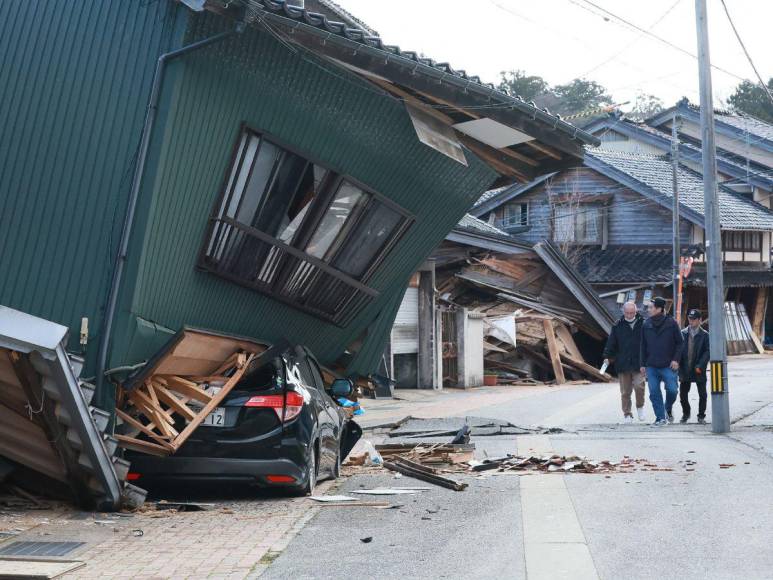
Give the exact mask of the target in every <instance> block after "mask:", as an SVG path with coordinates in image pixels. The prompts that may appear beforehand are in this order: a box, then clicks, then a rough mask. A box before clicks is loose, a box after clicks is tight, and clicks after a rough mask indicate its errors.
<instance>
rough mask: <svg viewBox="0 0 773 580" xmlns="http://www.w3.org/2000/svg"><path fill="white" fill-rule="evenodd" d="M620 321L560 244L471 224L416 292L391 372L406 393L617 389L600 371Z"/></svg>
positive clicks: (396, 336)
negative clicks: (486, 385)
mask: <svg viewBox="0 0 773 580" xmlns="http://www.w3.org/2000/svg"><path fill="white" fill-rule="evenodd" d="M423 281H424V283H422V282H423ZM428 289H429V291H428ZM430 293H431V294H430ZM422 306H424V307H423V308H422ZM430 307H431V308H430ZM427 319H429V322H427ZM612 323H613V319H612V317H611V315H610V314H609V313H608V311H607V310H606V309H605V308H604V307H603V305H602V304H601V303H600V301H599V300H598V298H597V297H596V295H595V293H594V292H593V290H592V289H591V288H590V287H589V286H588V285H587V284H586V283H585V282H584V281H583V280H582V278H580V276H579V275H578V274H577V273H576V272H575V271H574V269H573V268H572V267H571V265H570V264H569V263H568V262H567V261H566V260H565V259H564V257H563V255H562V254H561V253H560V252H559V251H558V249H557V248H555V247H554V246H553V245H552V244H551V243H550V242H543V243H541V244H537V245H534V246H532V245H530V244H524V243H520V242H517V241H516V240H514V239H513V238H512V237H510V236H508V235H507V234H504V232H501V231H500V230H497V229H496V228H494V227H493V226H490V225H489V224H486V223H484V222H481V221H480V220H476V219H475V218H472V217H471V216H467V217H466V218H465V219H464V220H463V221H462V222H461V223H460V225H459V226H458V227H457V228H456V229H454V231H453V232H451V234H449V236H447V237H446V240H445V241H444V242H443V243H442V244H441V245H440V247H438V248H437V249H436V250H435V252H434V253H433V254H432V258H431V260H430V262H428V264H426V265H425V267H424V268H423V269H422V270H420V271H419V272H418V273H417V274H416V276H415V277H414V279H413V281H412V284H411V285H410V286H409V288H408V289H407V290H406V294H405V296H404V299H403V304H402V306H401V309H400V311H399V313H398V317H397V319H396V323H395V326H394V328H393V331H392V340H391V342H390V348H389V352H388V354H389V360H390V361H391V365H389V367H390V370H391V371H392V372H393V373H394V376H395V380H396V381H397V385H398V387H415V386H420V387H430V386H432V387H435V388H440V387H442V386H444V385H445V386H465V387H467V386H476V385H480V384H483V381H484V375H495V376H496V381H497V382H498V383H500V384H501V383H511V384H535V383H539V382H554V383H565V382H569V381H573V380H592V381H608V380H610V377H609V375H606V374H602V373H601V372H599V371H598V370H597V368H596V367H595V366H594V365H597V364H599V363H600V358H601V349H602V345H603V341H604V340H606V337H607V335H608V332H609V330H610V328H611V325H612ZM422 330H423V332H422ZM427 344H429V346H428V347H427V346H426V345H427ZM412 348H413V349H414V353H412V352H411V349H412ZM428 363H429V365H430V366H431V369H432V370H431V374H429V375H427V374H424V375H423V376H422V373H423V372H425V371H424V368H423V367H424V366H426V365H427V364H428Z"/></svg>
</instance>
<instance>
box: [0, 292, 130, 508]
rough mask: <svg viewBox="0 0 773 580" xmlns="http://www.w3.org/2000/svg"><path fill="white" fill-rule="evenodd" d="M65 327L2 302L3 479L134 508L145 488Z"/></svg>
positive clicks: (98, 504) (89, 502)
mask: <svg viewBox="0 0 773 580" xmlns="http://www.w3.org/2000/svg"><path fill="white" fill-rule="evenodd" d="M67 330H68V329H67V327H65V326H61V325H59V324H55V323H53V322H49V321H47V320H43V319H41V318H37V317H35V316H31V315H29V314H25V313H23V312H19V311H17V310H13V309H11V308H6V307H4V306H0V479H5V480H8V481H11V482H13V483H15V484H17V485H20V486H22V487H24V488H27V489H29V490H31V491H33V492H35V491H45V492H46V494H47V495H55V496H59V497H62V498H63V499H71V500H73V501H75V502H76V503H77V504H78V505H80V506H82V507H84V508H92V509H93V508H95V509H100V510H113V509H119V508H121V507H133V506H136V505H138V504H141V503H142V501H143V500H144V495H145V494H144V491H143V490H141V489H139V488H137V487H135V486H132V485H130V484H127V483H125V479H126V474H127V472H128V464H127V463H126V462H125V461H124V460H123V459H120V458H119V457H116V456H115V451H116V447H117V445H116V440H115V439H114V438H113V437H112V436H110V435H107V434H106V433H105V429H106V428H107V426H108V422H109V415H108V414H107V413H106V412H104V411H101V410H99V409H96V408H94V407H92V406H90V405H89V402H90V399H91V395H92V394H93V392H94V390H93V387H92V386H91V385H89V384H88V383H84V382H82V381H80V380H79V379H78V371H79V370H80V363H79V361H78V359H73V358H70V357H69V356H68V355H67V353H66V352H65V348H64V345H65V340H66V336H67Z"/></svg>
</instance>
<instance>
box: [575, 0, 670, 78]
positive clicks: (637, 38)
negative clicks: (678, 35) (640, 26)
mask: <svg viewBox="0 0 773 580" xmlns="http://www.w3.org/2000/svg"><path fill="white" fill-rule="evenodd" d="M681 1H682V0H676V2H674V3H673V4H672V5H671V6H670V7H669V8H668V10H666V11H665V12H664V13H663V14H662V15H661V16H660V18H658V19H657V20H656V21H655V22H653V23H652V24H651V25H650V27H649V28H648V29H647V30H648V31H650V32H651V31H652V29H653V28H655V27H656V26H657V25H658V24H660V23H661V22H663V20H664V19H665V18H666V16H668V15H669V14H671V12H672V11H673V10H674V8H676V7H677V6H678V5H679V3H680V2H681ZM644 36H645V34H643V33H642V34H640V35H639V36H637V37H636V38H634V39H633V40H632V41H631V42H630V43H628V44H626V45H625V46H624V47H623V48H621V49H620V50H619V51H617V52H616V53H614V54H613V55H612V56H610V57H609V58H607V59H605V60H604V61H602V62H600V63H599V64H597V65H596V66H594V67H592V68H591V69H589V70H587V71H586V72H584V73H583V74H582V75H580V78H582V77H585V76H588V75H589V74H591V73H594V72H596V71H597V70H599V69H600V68H601V67H603V66H605V65H606V64H608V63H610V62H612V61H613V60H615V59H617V57H618V56H620V55H621V54H623V53H624V52H625V51H626V50H628V49H629V48H631V47H632V46H633V45H634V44H636V43H637V42H639V41H640V40H641V39H642V38H643V37H644Z"/></svg>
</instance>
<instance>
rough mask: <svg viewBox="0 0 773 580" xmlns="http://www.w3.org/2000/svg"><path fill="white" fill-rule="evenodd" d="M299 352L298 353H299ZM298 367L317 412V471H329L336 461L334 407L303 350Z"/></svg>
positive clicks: (336, 433) (336, 427)
mask: <svg viewBox="0 0 773 580" xmlns="http://www.w3.org/2000/svg"><path fill="white" fill-rule="evenodd" d="M299 354H300V353H299ZM297 362H298V369H299V370H300V372H301V376H302V378H303V380H304V382H305V383H306V385H307V386H308V388H309V392H310V393H311V396H312V401H313V404H314V407H315V409H316V412H317V423H318V425H319V472H320V473H323V472H324V473H331V472H332V470H333V466H334V465H335V462H336V454H337V452H338V449H337V440H338V425H337V423H336V422H335V421H334V420H333V414H332V413H331V412H335V409H332V408H331V407H332V405H333V404H334V403H333V401H332V400H331V399H330V397H328V396H327V394H326V393H325V389H324V383H323V381H322V375H321V373H320V372H319V369H318V368H317V367H316V365H315V364H314V363H313V362H312V359H311V358H310V357H309V356H308V355H307V353H306V351H305V350H304V351H303V353H302V356H298V358H297Z"/></svg>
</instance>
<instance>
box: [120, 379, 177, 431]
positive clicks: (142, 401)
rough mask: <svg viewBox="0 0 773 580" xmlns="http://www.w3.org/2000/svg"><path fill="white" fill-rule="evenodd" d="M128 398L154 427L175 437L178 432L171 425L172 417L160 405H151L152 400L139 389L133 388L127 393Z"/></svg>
mask: <svg viewBox="0 0 773 580" xmlns="http://www.w3.org/2000/svg"><path fill="white" fill-rule="evenodd" d="M129 399H131V402H132V403H133V404H134V406H135V407H137V409H138V410H139V411H140V412H141V413H142V414H143V415H145V416H146V417H147V418H148V419H150V420H151V421H152V422H153V423H155V425H156V428H157V429H158V430H159V431H160V432H161V434H162V435H164V436H166V437H170V438H171V437H177V435H178V433H177V431H176V430H175V429H174V427H172V424H173V423H174V420H173V419H172V417H171V416H170V415H169V414H168V413H167V412H166V411H164V410H163V409H161V408H160V407H156V406H154V405H153V401H151V400H150V398H149V397H148V396H147V395H146V394H145V393H143V392H141V391H140V390H139V389H135V390H133V391H131V393H129Z"/></svg>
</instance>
